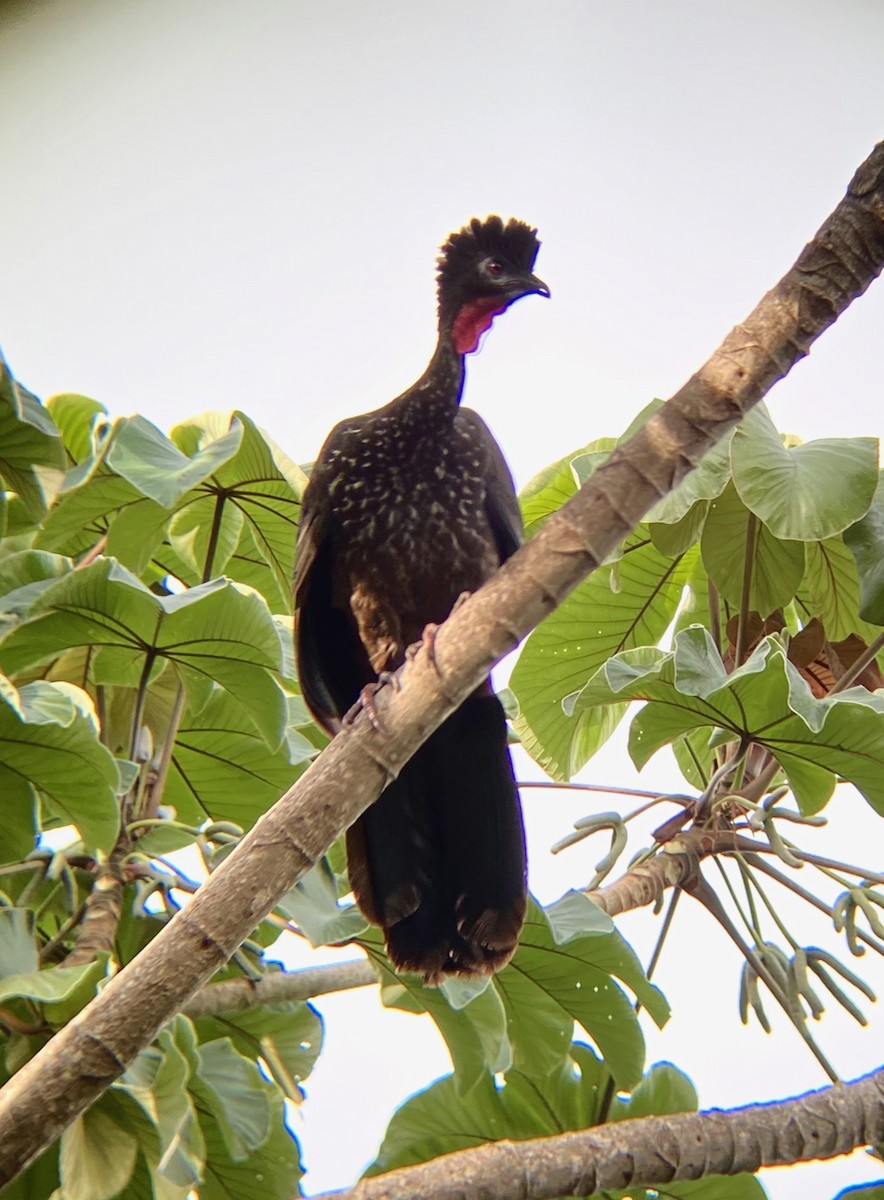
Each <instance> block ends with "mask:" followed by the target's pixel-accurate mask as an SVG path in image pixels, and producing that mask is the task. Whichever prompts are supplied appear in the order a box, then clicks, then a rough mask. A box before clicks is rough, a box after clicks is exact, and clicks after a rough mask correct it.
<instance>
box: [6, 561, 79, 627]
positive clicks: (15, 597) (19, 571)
mask: <svg viewBox="0 0 884 1200" xmlns="http://www.w3.org/2000/svg"><path fill="white" fill-rule="evenodd" d="M72 569H73V563H72V562H71V560H70V559H69V558H64V557H62V556H61V555H60V554H48V553H47V552H46V551H45V550H19V551H18V552H17V553H15V554H10V555H8V556H7V557H6V558H4V559H0V613H13V614H14V615H15V616H18V617H22V616H24V615H25V613H27V611H28V609H29V608H30V606H31V605H32V604H33V602H34V601H35V600H36V598H37V597H38V596H39V595H40V594H41V593H42V592H44V591H45V590H46V588H47V587H49V585H50V584H51V583H52V582H53V581H54V580H56V579H60V578H61V576H62V575H66V574H67V573H68V571H70V570H72Z"/></svg>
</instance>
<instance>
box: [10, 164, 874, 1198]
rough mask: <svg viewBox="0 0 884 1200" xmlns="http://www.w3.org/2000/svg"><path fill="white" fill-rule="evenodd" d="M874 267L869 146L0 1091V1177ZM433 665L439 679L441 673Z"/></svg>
mask: <svg viewBox="0 0 884 1200" xmlns="http://www.w3.org/2000/svg"><path fill="white" fill-rule="evenodd" d="M882 266H884V144H881V145H879V146H878V147H876V148H875V150H874V151H873V152H872V154H871V155H870V156H869V158H868V159H867V160H866V162H865V163H863V165H862V166H861V167H860V168H859V170H858V171H857V173H856V175H855V176H854V178H853V180H852V181H851V183H850V186H849V188H848V191H847V195H846V197H845V199H844V200H843V201H842V202H841V203H840V204H839V205H838V207H837V208H836V209H835V211H834V213H833V214H832V215H831V216H830V217H829V218H828V220H827V221H826V222H825V224H824V225H823V226H822V228H821V229H820V231H819V232H818V233H817V235H816V237H815V238H814V239H813V240H812V241H811V242H810V243H809V244H808V245H807V246H806V247H805V248H804V250H803V251H802V253H801V255H800V256H799V258H798V261H797V262H796V264H795V266H794V267H792V269H791V270H790V271H789V272H788V273H787V274H786V275H785V276H784V278H783V279H782V280H781V281H780V283H778V284H777V285H776V287H775V288H774V289H773V290H772V291H770V292H769V293H768V294H767V295H766V296H765V297H764V298H763V299H762V300H761V302H760V303H759V304H758V306H757V307H756V309H755V310H754V311H753V312H752V313H751V315H750V316H749V317H748V318H747V319H746V321H745V322H744V323H743V324H742V325H738V326H737V327H736V328H735V329H734V330H732V332H731V333H730V334H729V335H728V336H727V338H726V339H725V341H724V342H723V344H722V346H721V347H720V348H719V349H718V350H717V351H716V352H715V354H714V355H713V356H712V358H710V359H709V361H708V362H707V363H706V364H705V365H704V366H703V367H702V368H701V369H700V370H699V371H698V372H697V374H696V375H694V376H693V377H692V378H691V379H690V380H689V381H688V383H687V384H686V385H685V386H684V387H683V388H682V389H681V391H679V392H678V393H677V395H676V396H675V397H673V399H672V400H670V402H669V403H668V404H667V405H665V406H664V407H663V408H662V409H661V410H660V411H659V412H657V413H655V414H654V415H653V416H652V417H651V418H650V420H648V422H647V423H646V424H645V425H644V426H643V427H642V428H641V429H640V430H639V431H638V432H637V433H636V434H635V435H634V436H633V437H632V438H630V440H629V441H628V442H626V443H624V444H623V445H622V446H620V447H618V449H617V450H615V451H614V452H613V454H612V455H611V456H610V458H609V460H608V461H607V462H606V463H605V464H604V465H603V466H602V467H600V468H599V470H598V471H596V473H595V474H594V475H593V477H592V479H591V480H589V482H588V483H587V484H586V485H585V486H584V487H583V488H582V489H581V490H580V491H579V492H578V493H577V495H576V496H574V497H573V498H572V499H571V500H570V501H569V502H568V503H567V504H566V505H565V506H564V508H562V509H561V510H560V511H559V512H558V513H556V514H554V515H553V516H552V517H551V518H550V519H549V521H548V522H547V523H546V525H545V526H544V527H543V528H542V529H541V530H540V532H539V533H538V534H537V536H536V537H535V538H533V539H532V541H531V542H529V543H528V544H527V545H526V546H525V547H523V548H522V550H520V551H519V552H518V553H517V554H516V555H514V556H513V557H512V558H511V559H510V560H509V562H507V563H506V564H505V566H504V567H503V568H502V569H501V570H500V571H499V572H498V574H497V575H496V576H495V577H494V578H493V579H492V580H491V581H490V582H489V583H488V584H487V585H486V586H485V587H483V588H482V589H481V590H480V591H479V592H477V593H476V594H475V595H474V596H473V597H471V598H470V599H469V600H468V601H467V603H466V604H464V605H463V606H462V607H461V608H459V609H458V611H457V612H455V613H454V614H453V615H452V616H451V617H450V618H449V620H448V621H446V622H445V624H444V625H443V626H442V627H441V628H440V630H439V633H438V636H437V638H436V642H435V659H436V663H437V664H438V668H439V671H438V672H437V669H436V666H434V665H433V664H432V663H430V662H429V661H428V657H427V654H426V652H425V651H423V652H421V653H419V654H418V655H417V656H416V657H415V658H414V659H413V660H412V661H410V662H409V663H408V664H406V666H405V667H404V668H403V671H402V687H401V690H400V691H396V690H395V689H393V688H386V689H384V691H383V692H382V693H381V694H380V695H379V697H378V711H379V715H380V718H381V721H382V722H383V726H384V730H385V734H384V735H381V734H379V733H378V732H376V731H375V730H374V729H373V728H372V726H371V724H370V723H369V722H368V720H366V719H365V717H364V715H363V716H361V717H360V718H359V719H358V720H357V721H355V722H354V724H353V725H352V726H351V727H349V728H348V729H347V730H345V731H344V732H343V733H342V734H340V735H339V736H338V737H336V738H335V739H334V740H333V741H332V743H331V745H330V746H329V747H328V748H327V749H326V750H325V751H324V752H323V754H322V755H321V756H320V758H319V759H318V760H317V761H316V762H315V763H314V764H312V765H311V767H310V768H309V769H308V770H307V771H306V772H305V774H304V775H303V776H302V777H301V779H300V780H299V781H298V783H297V784H296V785H295V786H294V787H293V788H291V789H290V790H289V791H288V792H287V793H286V795H285V796H283V797H282V799H281V800H280V801H279V802H278V803H277V804H276V805H275V806H274V807H273V808H272V809H271V810H270V811H269V812H268V813H267V814H265V816H264V817H263V818H262V819H261V820H260V821H259V822H258V823H257V824H256V825H255V826H254V827H253V829H252V830H251V831H250V832H249V833H248V834H247V835H246V837H245V838H244V839H243V841H242V843H241V845H240V846H239V847H238V849H237V850H236V851H235V852H234V853H233V854H231V855H230V857H229V858H227V859H226V860H225V862H224V863H223V864H222V865H221V866H220V867H219V868H218V870H217V871H215V873H214V874H213V875H212V876H211V878H210V879H209V880H208V881H207V882H206V883H205V884H204V885H203V887H202V888H201V889H200V891H199V892H198V894H197V895H196V896H195V897H194V899H193V901H192V902H191V903H190V904H188V905H187V906H186V907H185V908H183V909H182V910H181V911H180V912H179V913H178V914H177V915H176V917H175V918H174V919H173V920H172V921H171V922H170V923H169V924H168V925H167V926H166V927H165V929H163V930H162V932H161V933H160V934H159V935H158V936H157V937H156V938H155V939H154V940H153V941H152V942H151V943H150V944H149V945H148V946H146V947H145V949H144V950H143V951H142V952H141V954H140V955H139V956H138V958H137V959H135V961H134V962H132V963H131V964H129V965H128V966H127V967H126V968H125V969H124V970H122V971H121V972H120V973H119V975H117V976H116V978H114V979H113V980H111V981H110V983H109V984H108V986H107V987H106V988H104V989H103V991H102V992H101V994H100V995H99V996H97V997H96V999H95V1000H94V1001H93V1002H92V1003H91V1004H90V1005H89V1006H88V1008H87V1009H85V1010H84V1011H83V1012H82V1013H80V1014H79V1015H78V1016H77V1017H76V1018H74V1020H72V1021H71V1022H70V1024H68V1025H67V1026H66V1027H65V1028H64V1029H63V1030H61V1031H60V1032H59V1033H58V1034H57V1035H56V1036H55V1037H54V1038H53V1039H52V1041H51V1042H49V1043H48V1044H47V1045H46V1046H45V1047H44V1048H43V1049H42V1050H41V1051H40V1052H39V1053H38V1054H37V1055H35V1057H34V1058H33V1059H31V1060H30V1061H29V1062H28V1063H26V1064H25V1065H24V1066H23V1067H22V1068H21V1069H20V1070H19V1072H18V1073H17V1074H16V1075H15V1076H13V1078H12V1079H11V1080H10V1081H9V1083H7V1085H6V1086H5V1087H4V1088H3V1090H2V1092H0V1185H2V1184H3V1183H5V1182H6V1181H7V1180H9V1179H11V1178H13V1177H14V1176H15V1174H16V1173H17V1172H18V1171H20V1170H21V1169H22V1168H23V1167H24V1166H25V1165H26V1164H27V1163H28V1162H29V1161H31V1160H32V1159H33V1158H34V1157H35V1156H36V1155H37V1154H38V1153H39V1152H40V1151H41V1150H42V1149H44V1148H45V1147H46V1146H48V1145H50V1144H51V1143H52V1142H53V1141H54V1140H55V1138H56V1137H57V1136H58V1135H59V1134H60V1133H61V1131H62V1130H63V1129H64V1128H65V1127H66V1126H67V1125H68V1124H69V1123H70V1122H71V1121H72V1120H73V1119H74V1117H76V1116H77V1115H78V1114H79V1113H80V1112H82V1111H83V1110H84V1109H85V1108H86V1107H87V1106H88V1105H89V1104H90V1103H91V1102H92V1101H93V1100H94V1099H95V1098H96V1097H97V1096H98V1095H100V1094H101V1092H102V1091H103V1090H104V1089H105V1088H106V1087H107V1086H108V1085H109V1084H110V1083H111V1082H112V1081H113V1080H114V1079H116V1078H117V1077H118V1076H119V1075H120V1074H121V1073H122V1072H123V1071H124V1070H125V1069H126V1066H127V1065H128V1064H129V1063H130V1062H131V1061H132V1059H133V1058H134V1057H135V1055H136V1054H137V1053H138V1052H139V1050H140V1049H142V1048H143V1047H144V1046H146V1045H147V1044H148V1043H149V1042H150V1041H151V1040H152V1038H153V1037H154V1036H155V1034H156V1033H157V1031H158V1030H159V1029H160V1028H161V1027H162V1026H163V1025H164V1024H165V1023H166V1022H167V1021H168V1020H169V1019H170V1018H171V1017H172V1015H173V1014H174V1013H175V1012H177V1011H178V1009H180V1008H181V1006H182V1005H183V1004H184V1003H185V1002H186V1001H187V1000H188V999H189V998H190V996H192V995H193V993H194V992H195V991H196V990H197V989H198V988H199V987H200V986H202V984H204V983H205V982H206V981H207V980H208V979H209V978H210V977H211V975H212V974H213V972H214V971H215V970H216V969H217V968H218V967H220V966H221V965H222V964H223V963H224V962H225V961H226V960H227V959H228V958H229V957H230V955H231V954H232V953H233V951H234V950H235V949H236V947H237V946H238V944H239V943H240V942H241V941H242V939H243V938H244V937H246V936H247V935H248V934H249V933H250V932H251V930H252V929H254V928H255V926H256V925H257V924H258V922H259V921H260V920H261V918H262V917H263V916H264V914H265V913H267V912H268V911H269V910H270V909H271V908H272V907H273V905H274V904H275V903H276V902H277V901H278V900H279V899H280V898H281V896H282V895H283V894H284V893H285V892H286V891H287V890H288V889H289V888H290V887H291V886H292V885H293V884H294V882H295V881H296V880H297V879H298V878H300V877H301V876H302V875H303V874H304V873H305V872H306V871H307V870H308V869H309V868H310V867H311V866H312V865H313V863H314V862H315V861H316V860H317V859H318V858H319V857H320V855H321V854H322V853H323V852H324V851H325V850H326V849H327V847H328V846H329V845H330V844H331V842H332V841H333V840H334V839H335V837H337V836H338V835H339V834H340V832H341V831H342V830H343V829H344V828H346V827H347V826H348V825H350V824H352V822H353V821H354V820H355V819H356V817H358V816H359V814H360V813H361V812H363V811H364V810H365V808H367V807H368V805H369V804H370V803H371V802H372V801H373V800H374V799H375V798H376V797H377V795H378V794H379V792H380V791H381V789H382V788H383V786H384V784H385V783H386V782H387V781H388V780H389V779H390V778H392V777H394V776H395V775H396V773H397V771H399V770H400V769H401V767H402V765H403V764H404V763H405V762H407V760H408V758H409V757H410V756H411V755H412V754H413V753H414V751H415V750H416V749H417V747H418V746H419V745H420V744H421V743H422V742H423V741H424V740H425V739H426V738H427V737H428V736H429V734H430V733H431V732H432V730H433V729H434V728H435V727H436V726H437V725H439V724H440V722H441V721H442V720H444V718H445V717H446V716H447V715H448V714H449V713H450V712H452V711H453V710H454V708H456V707H457V705H458V704H459V703H460V702H461V701H462V700H463V699H464V698H465V697H466V696H467V695H468V694H469V693H470V692H471V691H472V690H473V689H474V688H475V687H476V686H477V685H478V684H479V683H480V682H481V681H482V680H483V679H484V678H485V677H486V676H487V674H488V672H489V670H490V668H491V667H492V666H493V665H494V663H495V662H497V661H498V660H499V659H500V658H502V657H503V655H504V654H506V653H508V652H509V651H510V650H512V649H513V648H514V647H515V646H516V645H517V644H518V642H519V641H520V640H521V639H522V638H523V637H524V636H525V635H526V634H527V633H528V632H529V631H530V630H531V629H532V628H533V627H534V626H535V625H536V624H538V622H539V621H540V620H542V619H543V617H545V616H546V615H547V613H549V612H550V611H551V610H552V609H553V608H554V607H555V606H556V605H557V604H558V603H560V602H561V601H562V600H563V599H564V598H565V596H567V595H568V593H569V592H570V591H571V590H572V589H573V588H574V587H575V586H576V585H577V584H578V583H579V582H580V581H581V579H583V578H584V577H585V576H586V575H588V574H589V572H590V571H591V570H593V569H594V567H596V566H597V565H598V564H599V563H600V562H601V561H602V560H603V559H604V558H605V557H606V555H607V554H608V553H609V552H610V551H612V550H613V549H614V548H615V547H616V545H617V544H618V543H619V542H620V541H621V540H622V538H623V537H624V536H625V534H627V533H628V532H629V530H630V529H631V528H632V527H633V526H634V525H635V524H636V523H637V522H638V521H639V520H640V518H641V517H642V516H643V515H644V513H645V512H646V511H647V510H648V509H649V508H650V507H651V505H652V504H653V503H654V502H655V501H656V500H657V499H659V497H661V496H663V495H665V494H666V492H667V491H669V490H670V489H671V488H673V487H675V486H676V484H677V483H679V482H680V481H681V479H682V478H683V477H684V476H685V474H686V473H687V472H688V471H689V470H690V469H691V468H692V467H693V466H695V465H696V464H697V463H698V462H699V460H700V459H701V458H702V457H703V455H704V454H705V453H706V451H707V450H708V449H709V448H710V447H711V446H712V445H713V444H714V443H715V441H717V440H718V439H719V438H720V437H722V436H723V435H724V434H725V433H726V432H727V431H728V430H729V429H730V428H731V427H732V426H733V425H735V424H736V422H737V421H738V420H739V419H740V417H741V416H742V415H743V413H744V412H746V411H747V410H748V409H749V408H751V407H752V405H753V404H755V403H756V402H757V401H758V400H760V399H761V397H762V396H764V395H765V394H766V392H767V391H768V390H769V388H770V387H771V386H772V385H773V384H774V383H776V381H777V380H778V379H780V378H782V377H783V376H784V375H785V374H786V373H787V371H788V370H789V369H790V368H791V367H792V366H793V365H794V363H796V362H797V361H798V360H799V359H800V358H802V357H803V356H804V355H805V354H807V352H808V350H809V348H810V346H811V344H812V343H813V341H814V340H815V339H816V338H817V337H819V335H820V334H821V333H822V332H823V331H824V330H825V329H826V328H828V326H829V325H831V324H832V323H833V322H834V321H835V320H836V318H837V317H838V316H839V314H840V313H841V312H843V311H844V309H846V308H847V306H848V305H849V304H850V303H851V301H852V300H853V299H855V298H856V297H857V296H859V295H861V294H862V293H863V292H864V291H865V289H866V288H867V287H868V286H869V284H870V283H871V282H872V280H873V279H874V278H875V277H876V276H877V275H878V274H879V273H880V271H881V269H882ZM440 676H441V677H440Z"/></svg>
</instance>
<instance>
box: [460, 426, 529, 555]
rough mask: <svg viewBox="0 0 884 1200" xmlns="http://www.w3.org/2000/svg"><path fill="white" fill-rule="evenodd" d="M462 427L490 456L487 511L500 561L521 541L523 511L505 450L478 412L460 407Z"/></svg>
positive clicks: (517, 546) (486, 477)
mask: <svg viewBox="0 0 884 1200" xmlns="http://www.w3.org/2000/svg"><path fill="white" fill-rule="evenodd" d="M455 419H456V421H457V424H458V425H459V426H460V427H461V428H462V429H468V430H469V432H470V435H471V437H473V439H474V440H475V441H476V442H477V443H478V444H479V445H480V446H481V447H482V449H483V450H484V451H485V454H486V455H487V458H488V470H487V473H486V476H485V513H486V515H487V517H488V521H489V524H490V525H491V531H492V533H493V534H494V540H495V542H496V543H497V552H498V554H499V555H500V561H501V562H506V560H507V559H508V558H509V557H510V555H511V554H515V552H516V551H517V550H518V548H519V547H520V546H521V544H522V512H521V509H520V508H519V501H518V498H517V497H516V487H515V484H514V483H513V477H512V475H511V474H510V469H509V467H508V466H507V464H506V459H505V458H504V457H503V451H502V450H501V448H500V446H498V444H497V442H496V441H495V440H494V435H493V434H492V432H491V430H490V429H489V428H488V426H487V425H486V424H485V422H484V421H483V420H482V418H481V417H480V416H479V414H478V413H476V412H473V410H472V409H471V408H461V409H460V410H459V411H458V414H457V417H456V418H455Z"/></svg>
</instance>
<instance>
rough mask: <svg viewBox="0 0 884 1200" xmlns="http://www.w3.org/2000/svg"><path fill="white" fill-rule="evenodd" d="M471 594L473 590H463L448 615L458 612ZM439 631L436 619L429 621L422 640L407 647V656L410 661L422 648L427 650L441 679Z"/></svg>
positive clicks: (431, 662)
mask: <svg viewBox="0 0 884 1200" xmlns="http://www.w3.org/2000/svg"><path fill="white" fill-rule="evenodd" d="M471 595H472V593H471V592H461V594H460V595H459V596H458V598H457V599H456V600H455V602H454V604H452V606H451V612H450V613H449V614H448V615H449V616H451V613H456V612H457V610H458V609H459V608H460V607H461V605H462V604H464V603H465V602H466V601H467V600H469V598H470V596H471ZM438 632H439V626H438V625H437V624H436V623H435V622H434V621H429V622H428V623H427V624H426V625H425V626H424V630H423V633H422V634H421V640H420V641H419V642H415V643H414V644H413V645H411V646H408V647H407V648H406V650H405V657H406V658H407V659H408V660H409V662H410V661H411V659H413V658H414V657H415V656H416V655H417V654H418V653H419V652H420V651H421V650H426V652H427V660H428V661H429V663H430V664H431V666H432V667H433V669H434V670H435V672H436V674H437V675H438V676H439V678H440V679H441V678H442V668H441V667H440V666H439V662H438V659H437V658H436V634H437V633H438Z"/></svg>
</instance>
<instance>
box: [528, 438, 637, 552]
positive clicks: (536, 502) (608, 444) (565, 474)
mask: <svg viewBox="0 0 884 1200" xmlns="http://www.w3.org/2000/svg"><path fill="white" fill-rule="evenodd" d="M616 444H617V443H616V441H615V439H614V438H599V439H597V440H596V441H594V442H590V443H589V444H588V445H586V446H584V447H583V449H582V450H574V451H573V452H572V453H571V454H566V455H565V457H564V458H560V459H559V460H558V461H557V462H554V463H551V464H550V465H549V466H548V467H544V468H543V470H542V471H540V472H539V473H538V474H537V475H535V476H534V478H533V479H529V480H528V482H527V483H526V484H525V486H524V487H523V488H522V490H521V492H519V504H520V505H521V508H522V520H523V521H524V523H525V537H526V538H530V537H533V536H534V534H535V533H536V532H537V530H538V529H539V528H540V526H541V525H542V524H543V522H544V521H545V520H546V518H547V517H548V516H549V515H550V514H551V513H554V512H555V511H556V509H558V508H561V507H562V505H563V504H564V503H565V501H566V500H570V498H571V497H572V496H573V495H574V493H575V492H576V491H577V488H578V487H579V486H580V484H581V483H582V482H583V479H578V476H577V474H576V473H575V469H574V463H575V461H576V460H577V459H583V463H582V472H583V477H584V478H588V477H589V474H590V466H591V464H592V465H593V466H597V465H598V463H599V462H602V461H604V459H605V458H607V456H608V454H609V453H610V452H611V450H613V449H614V447H615V446H616Z"/></svg>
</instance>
